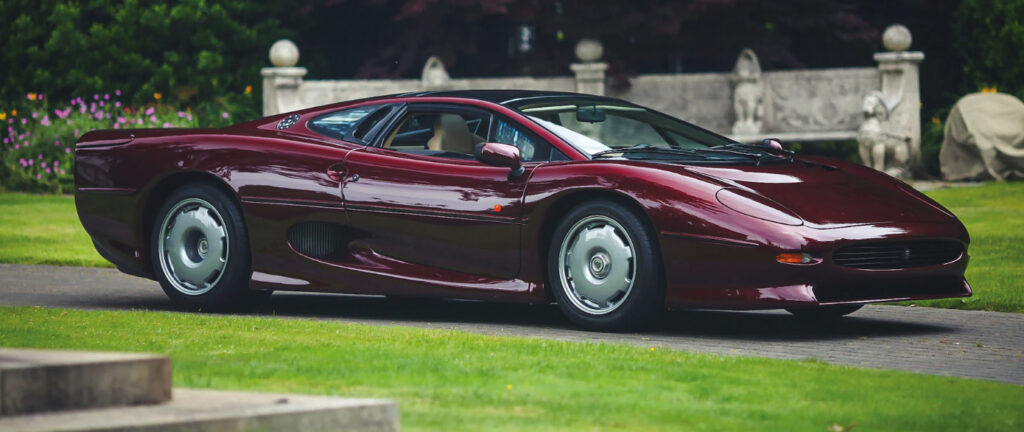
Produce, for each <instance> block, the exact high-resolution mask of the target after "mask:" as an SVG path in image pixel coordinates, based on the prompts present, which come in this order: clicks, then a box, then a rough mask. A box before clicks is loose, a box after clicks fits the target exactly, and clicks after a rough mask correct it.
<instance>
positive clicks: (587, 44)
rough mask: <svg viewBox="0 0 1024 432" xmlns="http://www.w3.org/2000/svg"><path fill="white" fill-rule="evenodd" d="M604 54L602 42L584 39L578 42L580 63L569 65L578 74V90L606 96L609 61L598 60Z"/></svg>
mask: <svg viewBox="0 0 1024 432" xmlns="http://www.w3.org/2000/svg"><path fill="white" fill-rule="evenodd" d="M603 54H604V47H602V46H601V42H598V41H597V40H594V39H583V40H581V41H580V42H579V43H578V44H576V58H577V59H579V61H580V62H579V63H573V64H571V65H569V69H572V72H573V74H575V75H576V92H577V93H586V94H593V95H598V96H604V86H605V83H604V81H605V72H606V71H607V70H608V63H605V62H601V61H598V60H600V59H601V55H603Z"/></svg>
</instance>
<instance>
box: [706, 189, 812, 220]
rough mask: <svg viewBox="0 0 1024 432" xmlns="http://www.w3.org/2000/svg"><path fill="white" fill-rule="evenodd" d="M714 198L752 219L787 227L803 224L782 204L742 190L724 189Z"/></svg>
mask: <svg viewBox="0 0 1024 432" xmlns="http://www.w3.org/2000/svg"><path fill="white" fill-rule="evenodd" d="M715 198H716V199H718V202H719V203H721V204H722V205H723V206H725V207H727V208H728V209H730V210H732V211H734V212H736V213H740V214H743V215H746V216H750V217H752V218H757V219H761V220H766V221H768V222H774V223H777V224H782V225H789V226H800V225H803V224H804V221H803V219H800V217H798V216H797V215H795V214H793V212H792V211H790V210H789V209H787V208H786V207H784V206H783V205H782V204H779V203H777V202H775V201H772V200H770V199H768V198H765V197H763V196H759V195H755V194H752V193H750V192H747V191H744V190H742V189H736V188H724V189H721V190H719V191H718V192H717V193H715Z"/></svg>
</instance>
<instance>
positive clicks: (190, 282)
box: [159, 198, 228, 295]
mask: <svg viewBox="0 0 1024 432" xmlns="http://www.w3.org/2000/svg"><path fill="white" fill-rule="evenodd" d="M159 242H160V244H159V250H160V252H161V256H160V264H161V267H162V270H163V271H164V275H165V276H166V277H167V280H168V281H169V282H170V283H171V285H173V286H174V288H175V289H177V290H178V291H180V292H182V293H183V294H188V295H199V294H203V293H205V292H207V291H209V290H210V289H212V288H213V286H214V285H216V284H217V281H219V280H220V277H221V275H222V274H223V272H224V267H225V266H226V265H227V259H228V247H227V246H228V234H227V229H226V228H225V227H224V219H223V218H221V216H220V213H218V212H217V210H216V209H215V208H214V207H213V205H211V204H210V203H208V202H206V201H204V200H201V199H198V198H189V199H186V200H183V201H181V202H180V203H178V204H177V205H175V206H174V207H173V208H172V209H171V211H169V212H168V213H167V216H166V217H165V218H164V221H163V224H162V230H161V236H160V239H159Z"/></svg>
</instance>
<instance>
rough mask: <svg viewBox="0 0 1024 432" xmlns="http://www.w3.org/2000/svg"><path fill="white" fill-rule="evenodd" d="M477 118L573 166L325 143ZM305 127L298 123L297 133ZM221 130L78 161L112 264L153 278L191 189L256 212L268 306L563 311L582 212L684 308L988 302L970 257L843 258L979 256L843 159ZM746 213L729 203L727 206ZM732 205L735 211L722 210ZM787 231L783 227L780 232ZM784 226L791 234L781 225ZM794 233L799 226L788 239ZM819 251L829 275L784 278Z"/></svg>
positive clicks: (83, 144) (908, 197)
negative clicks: (891, 263)
mask: <svg viewBox="0 0 1024 432" xmlns="http://www.w3.org/2000/svg"><path fill="white" fill-rule="evenodd" d="M405 103H435V104H462V105H471V106H474V107H477V108H481V109H485V110H488V111H491V112H493V113H495V114H499V115H502V116H505V117H507V118H509V119H511V120H513V121H515V122H518V123H520V124H521V125H522V126H523V127H525V128H527V129H529V130H531V131H532V132H534V133H535V134H537V135H538V136H540V137H541V138H543V139H545V140H547V141H549V142H550V143H551V144H552V146H554V147H555V148H557V149H558V150H559V151H561V152H562V153H563V154H565V155H566V156H567V157H568V158H569V159H570V160H569V161H562V162H525V163H522V167H523V168H524V170H523V172H522V173H521V174H518V175H510V167H509V166H508V164H507V163H497V161H498V160H499V159H500V160H501V161H507V160H510V159H513V158H514V159H516V160H518V150H516V149H515V148H514V147H511V149H512V150H516V151H515V154H513V153H512V152H511V151H509V150H508V149H505V148H503V147H510V146H502V145H496V146H491V145H488V146H484V149H485V151H486V154H487V155H490V156H485V159H486V158H487V157H491V156H493V157H494V160H493V161H492V162H494V163H496V164H498V165H504V166H494V165H488V164H484V163H480V162H478V161H474V160H456V159H450V158H440V157H434V156H424V155H416V154H410V153H403V152H398V151H394V150H389V149H384V148H379V147H369V146H366V145H363V144H359V143H354V142H353V143H350V142H343V141H339V140H334V139H330V138H326V137H323V136H321V135H319V134H317V133H315V132H313V131H311V130H310V129H308V128H307V127H306V122H307V121H309V120H310V119H312V118H314V117H316V116H318V115H321V114H324V113H328V112H332V111H335V110H337V109H340V108H343V107H354V106H358V105H366V104H405ZM290 114H293V113H289V114H287V115H290ZM295 114H298V115H299V116H300V117H299V121H298V122H297V123H296V124H295V125H294V126H292V127H291V128H288V129H286V130H279V129H278V128H277V124H278V122H279V121H280V120H281V119H282V118H284V117H285V116H286V114H282V115H278V116H272V117H268V118H264V119H260V120H257V121H254V122H249V123H244V124H239V125H235V126H232V127H228V128H224V129H215V130H117V131H96V132H90V133H88V134H86V135H85V136H83V137H82V139H81V140H80V141H79V143H78V147H77V148H76V151H75V157H76V165H75V177H76V186H77V188H76V205H77V208H78V212H79V216H80V219H81V222H82V225H83V226H84V227H85V229H86V230H87V232H88V233H89V234H90V236H91V237H92V239H93V242H94V244H95V245H96V248H97V250H98V251H100V253H101V254H102V255H103V256H104V257H106V258H107V259H108V260H110V261H111V262H113V263H114V264H115V265H117V267H118V268H119V269H121V270H122V271H125V272H126V273H130V274H135V275H141V276H146V277H152V271H153V270H152V266H151V264H150V263H151V258H150V256H149V249H150V245H149V244H148V243H149V232H150V230H151V229H152V223H153V221H152V219H153V212H154V211H155V209H156V207H157V206H159V205H160V203H162V199H163V196H165V195H166V194H167V193H169V191H170V190H173V187H175V186H176V185H180V184H182V183H183V182H190V181H206V182H209V183H211V184H214V185H218V186H221V187H223V188H224V189H225V190H227V191H230V192H231V193H232V194H233V196H235V197H236V199H237V201H238V202H237V204H238V205H239V206H240V208H241V209H242V212H243V215H244V219H245V224H246V228H247V231H248V233H249V237H250V243H251V248H252V250H251V253H252V267H253V274H252V279H251V287H252V288H253V289H259V290H271V289H272V290H296V291H330V292H345V293H362V294H389V295H405V296H447V297H459V298H470V299H485V300H500V301H518V302H532V303H541V302H548V301H549V298H548V296H547V295H546V293H545V285H546V281H545V274H546V272H545V269H544V266H545V263H546V257H545V254H546V250H547V247H548V244H549V242H550V234H551V231H552V229H553V227H554V225H555V224H556V223H557V221H558V220H559V217H561V214H562V213H563V212H565V211H566V210H567V209H568V208H570V206H571V205H573V204H574V203H577V202H580V201H581V200H587V199H592V198H594V197H598V196H600V197H605V198H610V199H617V200H620V201H622V202H623V203H626V204H627V205H630V206H633V207H635V208H636V209H637V210H638V211H641V212H642V213H643V214H644V215H646V216H647V220H648V222H649V223H650V225H651V227H652V228H653V230H654V232H656V233H658V236H657V239H656V240H657V243H658V245H659V248H660V255H661V260H662V262H663V264H664V266H663V267H664V273H665V274H664V275H665V281H666V284H667V285H666V291H665V292H666V302H667V304H668V305H669V306H670V307H715V308H734V309H750V308H781V307H799V306H812V305H819V304H835V303H861V302H874V301H884V300H895V299H923V298H936V297H955V296H969V295H970V294H971V291H970V287H969V286H968V285H967V283H966V281H965V280H964V278H963V274H964V270H965V269H966V266H967V255H966V252H965V253H964V254H963V256H961V257H960V258H958V259H956V260H954V261H952V262H949V263H945V264H942V265H936V266H930V267H922V268H917V269H903V270H858V269H852V268H848V267H843V266H840V265H837V264H835V263H834V262H833V261H832V259H831V254H832V252H833V251H834V250H835V249H836V248H839V247H842V246H844V245H850V244H857V243H862V242H865V241H897V240H908V239H945V240H952V241H956V242H960V243H962V244H963V245H964V246H965V251H966V245H967V244H968V243H969V237H968V234H967V231H966V230H965V229H964V227H963V225H962V224H961V223H960V222H959V221H958V220H957V219H956V218H955V217H954V216H953V215H952V214H950V213H949V212H948V211H946V210H945V209H943V208H942V207H941V206H940V205H938V204H937V203H935V202H933V201H931V200H930V199H928V198H927V197H925V196H923V195H921V194H920V193H918V192H917V191H915V190H913V189H912V188H910V187H909V186H907V185H905V184H903V183H901V182H899V181H897V180H895V179H892V178H891V177H888V176H886V175H884V174H881V173H879V172H876V171H873V170H871V169H869V168H866V167H863V166H860V165H856V164H851V163H846V162H842V161H836V160H831V159H825V158H814V157H797V158H796V163H793V164H779V165H764V166H735V167H721V166H718V167H708V166H685V165H671V164H658V163H650V162H630V161H611V160H600V161H596V160H595V161H591V160H588V158H587V157H585V156H584V155H582V154H581V153H579V152H578V151H576V150H575V149H574V148H572V147H571V146H569V145H568V144H567V143H564V142H562V141H561V140H560V139H558V138H557V137H556V136H554V135H553V134H551V133H550V132H548V131H547V130H546V129H544V128H542V127H541V126H540V125H538V124H536V123H534V122H533V121H531V120H529V119H528V118H527V117H525V116H523V115H522V114H520V113H519V112H518V111H515V110H512V109H509V108H507V107H505V106H503V105H500V104H497V103H492V102H488V101H485V100H479V99H473V98H460V97H437V96H429V95H427V96H407V97H386V98H378V99H372V100H364V101H356V102H347V103H341V104H335V105H330V106H325V107H318V108H312V109H308V110H304V111H298V112H296V113H295ZM723 190H725V191H728V194H729V196H728V197H727V198H722V195H721V194H722V192H721V191H723ZM723 203H724V204H723ZM780 218H781V219H783V220H782V221H779V220H777V219H780ZM772 220H775V221H774V222H773V221H772ZM305 222H317V223H325V224H329V225H330V226H333V227H337V229H338V232H339V234H338V235H339V240H338V241H340V242H342V243H343V247H342V248H341V252H339V253H337V254H334V255H331V256H326V257H313V256H307V255H304V254H303V253H301V252H299V251H298V250H296V248H294V247H293V246H292V245H291V244H290V243H289V241H288V238H289V230H290V229H292V228H293V227H295V226H296V225H298V224H301V223H305ZM778 222H784V223H778ZM783 252H807V253H810V254H812V255H814V256H815V257H816V260H815V262H814V263H813V264H808V265H792V264H785V263H780V262H778V261H776V259H775V257H776V256H777V255H778V254H780V253H783Z"/></svg>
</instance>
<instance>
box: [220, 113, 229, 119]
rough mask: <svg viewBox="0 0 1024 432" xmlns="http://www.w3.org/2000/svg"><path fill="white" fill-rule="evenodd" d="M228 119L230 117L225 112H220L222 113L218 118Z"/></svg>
mask: <svg viewBox="0 0 1024 432" xmlns="http://www.w3.org/2000/svg"><path fill="white" fill-rule="evenodd" d="M228 117H231V116H230V115H228V113H227V112H222V113H220V118H228Z"/></svg>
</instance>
